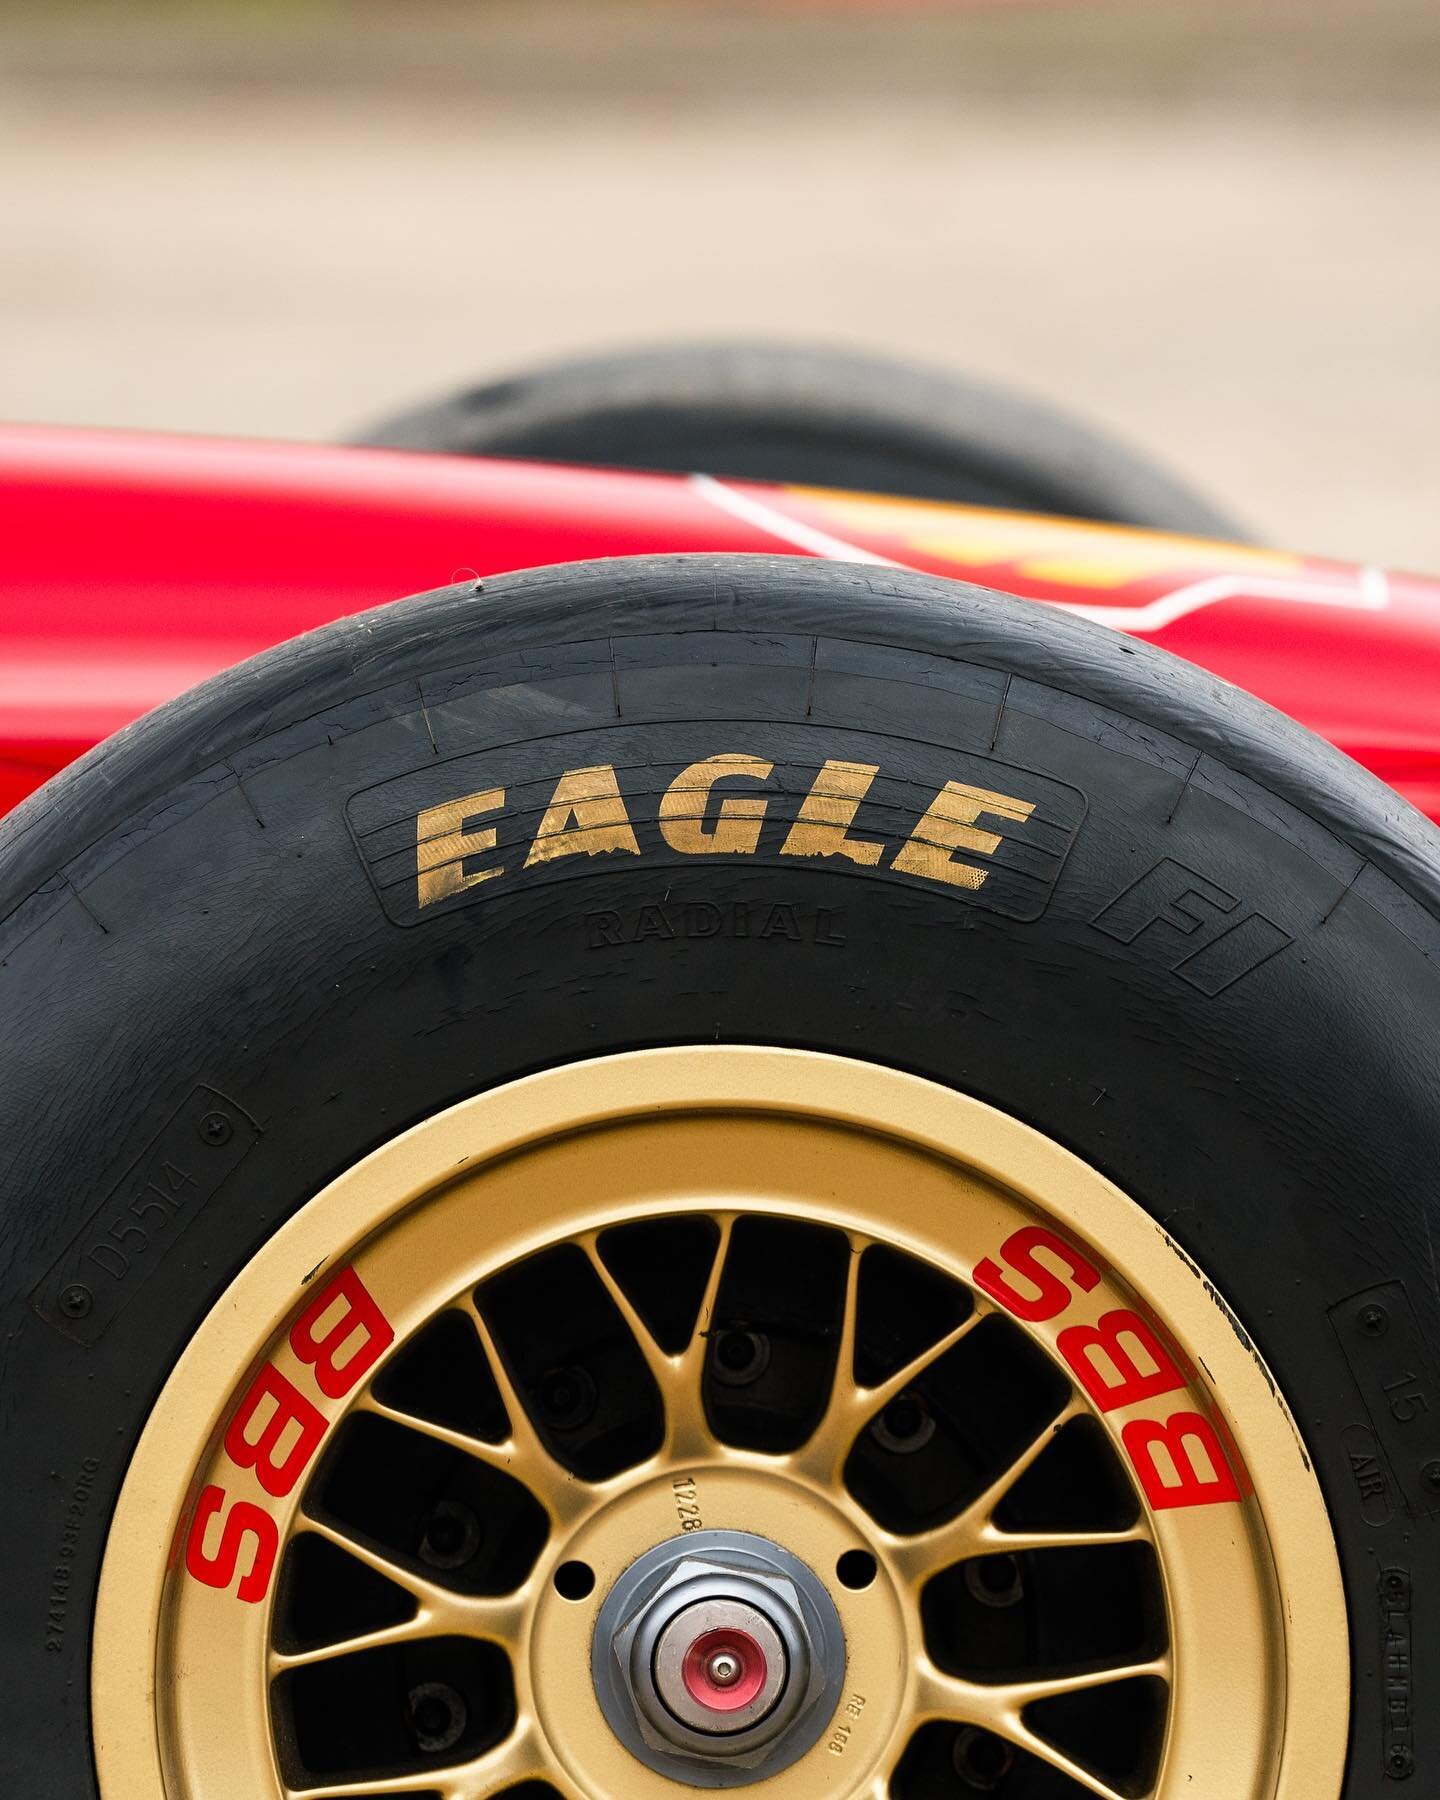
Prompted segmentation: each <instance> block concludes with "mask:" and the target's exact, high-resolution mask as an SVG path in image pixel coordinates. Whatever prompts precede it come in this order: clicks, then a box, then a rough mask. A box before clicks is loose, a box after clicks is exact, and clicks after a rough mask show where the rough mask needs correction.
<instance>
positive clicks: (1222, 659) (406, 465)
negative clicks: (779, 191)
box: [0, 427, 1440, 818]
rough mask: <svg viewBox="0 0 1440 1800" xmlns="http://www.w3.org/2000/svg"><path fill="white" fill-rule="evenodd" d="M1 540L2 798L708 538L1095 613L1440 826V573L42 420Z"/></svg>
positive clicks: (649, 480) (13, 458)
mask: <svg viewBox="0 0 1440 1800" xmlns="http://www.w3.org/2000/svg"><path fill="white" fill-rule="evenodd" d="M0 543H3V547H4V548H3V565H0V813H3V812H4V811H5V810H7V809H8V808H9V807H11V806H13V805H14V804H15V803H16V802H17V801H19V800H20V799H22V798H23V797H24V795H25V794H27V793H28V792H30V790H31V789H32V788H35V787H37V786H39V784H40V783H41V782H42V781H44V780H45V779H46V777H47V776H49V775H51V774H53V773H54V772H55V771H56V770H57V769H60V768H62V767H63V766H64V765H65V764H66V763H67V762H69V761H70V760H71V759H72V758H74V757H75V756H78V755H79V754H80V753H81V752H82V751H84V750H86V749H88V748H89V747H90V746H91V745H92V744H94V743H96V742H98V741H99V740H100V739H101V738H103V737H105V736H107V735H108V734H109V733H110V732H112V731H115V730H117V729H118V728H119V727H120V726H121V725H124V724H126V723H127V722H128V721H129V720H131V719H133V718H135V717H136V716H137V715H138V714H139V713H141V712H144V711H145V710H146V709H147V708H149V707H151V706H154V705H157V704H158V703H159V702H160V701H162V700H166V699H169V698H170V697H171V696H172V695H174V694H177V693H179V692H180V691H181V690H182V689H184V688H186V687H188V686H190V685H192V684H193V683H195V682H197V681H202V680H204V679H205V677H206V676H209V675H213V674H214V673H216V672H217V671H218V670H220V669H223V668H225V667H227V666H228V665H229V664H231V663H235V662H238V661H239V660H240V659H241V658H243V657H246V656H250V655H252V654H253V653H254V652H256V651H258V650H262V649H265V648H266V647H267V646H269V645H271V644H275V643H278V642H280V641H281V640H283V639H285V638H288V637H293V636H294V635H295V634H296V633H297V632H301V631H306V630H309V629H310V628H311V627H313V626H316V625H322V624H324V623H325V622H326V621H327V620H330V619H335V618H338V617H340V616H342V615H344V614H346V613H352V612H357V611H359V610H361V609H363V608H365V607H368V606H373V605H375V604H377V603H379V602H381V601H386V600H391V599H394V598H395V597H396V596H397V595H401V594H407V593H414V592H416V591H418V590H423V589H426V588H431V587H438V586H440V585H442V584H444V583H446V582H449V581H451V580H452V579H456V578H457V577H458V575H459V574H460V573H463V572H466V571H473V572H475V573H478V574H481V575H488V574H495V573H499V572H501V571H503V570H507V569H517V568H524V567H529V566H534V565H537V564H541V563H553V562H563V561H568V560H571V559H575V558H581V557H596V556H620V555H632V554H637V553H641V552H657V551H685V550H711V551H763V552H770V553H775V552H791V553H795V554H800V555H809V556H824V557H836V558H842V559H846V560H860V561H864V562H871V563H881V564H887V565H888V564H896V565H900V566H903V567H906V568H916V569H926V570H930V571H932V572H934V573H937V574H942V575H950V576H956V577H959V578H962V579H965V580H971V581H977V582H980V583H982V584H984V585H986V586H989V587H995V588H1001V589H1004V590H1005V591H1007V592H1009V593H1012V594H1019V595H1023V596H1027V597H1029V598H1033V599H1035V600H1037V601H1041V602H1044V603H1046V604H1048V605H1052V606H1059V607H1063V608H1065V609H1067V610H1069V611H1072V612H1080V613H1083V614H1084V615H1085V616H1087V617H1089V618H1093V619H1097V620H1100V621H1101V622H1103V623H1104V624H1106V625H1109V626H1112V627H1114V628H1115V629H1117V630H1120V631H1124V632H1129V633H1131V634H1133V635H1135V636H1137V637H1144V638H1147V639H1150V640H1151V641H1153V642H1155V643H1158V644H1162V645H1164V646H1165V648H1167V649H1169V650H1173V651H1175V652H1176V653H1178V654H1179V655H1181V656H1183V657H1186V658H1188V659H1189V660H1190V661H1192V662H1195V663H1198V664H1200V665H1202V666H1203V667H1205V668H1207V669H1211V670H1213V671H1214V672H1215V673H1216V674H1219V675H1222V676H1224V677H1225V678H1226V679H1227V680H1229V681H1232V682H1235V683H1236V684H1238V685H1239V686H1241V687H1244V688H1248V689H1250V690H1251V691H1252V692H1253V693H1255V694H1258V695H1259V696H1260V697H1261V698H1262V699H1265V700H1268V701H1270V702H1271V703H1272V704H1273V705H1275V706H1278V707H1280V708H1281V709H1282V710H1284V711H1285V712H1288V713H1290V714H1292V715H1293V716H1294V717H1296V718H1298V719H1300V720H1301V721H1302V722H1303V723H1304V724H1306V725H1308V726H1310V727H1311V729H1312V730H1314V731H1317V732H1319V733H1320V734H1321V735H1322V736H1324V737H1327V738H1329V739H1331V740H1332V741H1333V742H1334V743H1336V744H1338V745H1339V746H1340V747H1341V748H1342V749H1343V750H1346V751H1348V752H1349V754H1350V755H1351V756H1353V757H1355V758H1357V759H1358V760H1359V761H1360V762H1362V763H1364V764H1365V765H1366V766H1367V767H1369V768H1370V769H1372V770H1373V771H1374V772H1375V773H1376V774H1377V775H1379V776H1381V777H1382V778H1383V779H1384V780H1386V781H1388V782H1390V783H1391V784H1392V785H1393V786H1394V787H1395V788H1397V789H1398V790H1399V791H1400V792H1401V793H1402V794H1404V795H1405V796H1406V797H1407V798H1408V799H1409V800H1411V801H1413V802H1414V804H1415V805H1416V806H1418V807H1420V808H1421V810H1422V811H1424V812H1427V813H1429V814H1430V816H1431V817H1432V818H1440V582H1434V581H1425V580H1421V579H1419V578H1417V577H1412V576H1396V575H1391V574H1387V573H1386V572H1384V571H1382V570H1379V569H1373V568H1352V567H1348V566H1346V565H1343V564H1339V563H1333V562H1323V561H1317V560H1314V559H1306V558H1303V557H1299V556H1292V555H1289V554H1286V553H1283V552H1278V551H1270V550H1255V549H1247V548H1244V547H1236V546H1230V545H1224V544H1215V543H1209V542H1200V541H1198V540H1192V539H1185V538H1175V537H1167V536H1163V535H1160V534H1157V533H1151V532H1137V531H1130V530H1118V529H1109V528H1103V527H1098V526H1088V525H1077V524H1072V523H1069V522H1066V521H1061V520H1054V519H1046V518H1036V517H1030V516H1025V515H1017V514H1009V513H1000V512H987V511H982V510H979V509H975V508H967V507H951V506H942V505H937V504H934V503H931V502H919V501H907V500H894V499H886V498H882V497H876V496H868V495H858V494H841V493H831V492H825V491H819V490H807V489H799V488H786V487H766V486H761V485H759V484H755V483H748V482H731V481H725V482H720V481H716V480H713V479H711V478H710V477H708V476H692V477H682V476H665V475H640V474H631V473H621V472H618V471H616V472H611V471H606V470H593V469H585V470H580V469H563V468H549V467H544V466H540V465H535V464H528V463H518V462H508V463H507V462H495V461H490V462H486V461H479V460H468V459H461V458H457V457H441V456H419V455H414V454H410V453H397V452H389V451H379V450H359V449H331V448H321V447H312V446H297V445H278V444H257V443H225V442H212V441H206V440H188V439H179V438H160V437H140V436H126V435H118V434H110V433H88V432H72V431H58V430H49V429H41V428H33V429H32V428H23V427H22V428H15V429H10V430H5V431H0ZM476 604H477V605H483V604H484V600H483V595H482V596H480V597H479V598H478V599H477V602H476Z"/></svg>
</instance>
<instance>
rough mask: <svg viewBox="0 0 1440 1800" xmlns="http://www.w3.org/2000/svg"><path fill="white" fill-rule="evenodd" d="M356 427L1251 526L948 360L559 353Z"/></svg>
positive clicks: (480, 448) (1231, 536)
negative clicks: (955, 369) (946, 365)
mask: <svg viewBox="0 0 1440 1800" xmlns="http://www.w3.org/2000/svg"><path fill="white" fill-rule="evenodd" d="M357 441H358V442H360V443H365V444H374V445H385V446H389V447H391V448H396V449H404V450H432V451H449V452H452V453H454V454H458V455H463V456H515V457H533V458H536V459H539V460H541V461H544V462H559V463H586V464H589V463H598V464H605V465H609V466H611V467H618V468H629V469H663V470H675V471H677V472H680V473H688V472H690V471H692V470H702V471H704V472H705V473H707V474H711V475H727V476H735V477H744V478H748V479H750V480H752V481H779V482H795V483H800V484H803V485H806V486H810V487H835V488H854V489H857V490H860V491H863V492H867V493H879V494H903V495H907V496H909V497H911V498H914V499H922V500H950V501H958V502H963V503H964V504H966V505H970V506H989V507H1000V508H1005V509H1008V510H1011V511H1018V512H1035V513H1050V514H1057V515H1060V516H1061V517H1065V518H1077V519H1095V520H1099V521H1102V522H1106V523H1113V524H1121V525H1138V526H1143V527H1147V528H1149V529H1151V530H1155V531H1177V532H1185V533H1188V534H1189V535H1191V536H1193V537H1211V538H1225V539H1228V540H1230V541H1232V542H1241V541H1244V540H1245V539H1246V538H1247V537H1248V535H1249V534H1248V533H1247V531H1246V529H1245V527H1244V526H1243V525H1241V524H1239V523H1238V522H1237V521H1236V520H1235V519H1234V518H1232V517H1231V516H1230V515H1229V513H1228V512H1226V511H1224V510H1223V509H1221V508H1218V507H1216V506H1214V505H1212V504H1211V503H1210V502H1209V501H1208V500H1206V499H1204V498H1203V497H1202V496H1201V495H1199V494H1197V493H1196V492H1195V491H1194V490H1193V489H1192V488H1190V487H1189V486H1188V485H1187V484H1186V483H1184V482H1182V481H1180V480H1179V479H1177V478H1176V477H1175V476H1173V475H1171V474H1170V473H1169V472H1168V471H1166V470H1165V469H1163V468H1161V467H1160V466H1159V465H1158V464H1157V463H1155V462H1154V461H1153V460H1152V459H1150V458H1149V457H1145V456H1140V455H1137V454H1136V453H1135V452H1134V451H1132V450H1129V449H1127V448H1126V447H1125V446H1124V445H1122V444H1119V443H1117V442H1116V441H1115V440H1114V439H1113V438H1111V437H1109V436H1107V435H1105V434H1104V433H1101V432H1098V431H1095V430H1094V429H1093V428H1091V427H1090V426H1088V425H1084V424H1082V423H1080V421H1078V420H1077V419H1074V418H1072V417H1071V416H1070V415H1069V414H1068V413H1065V412H1062V411H1061V410H1059V409H1058V408H1056V407H1052V406H1047V405H1042V404H1041V403H1039V402H1037V401H1034V400H1030V399H1027V398H1024V397H1023V396H1021V395H1018V394H1014V393H1011V392H1009V391H1008V390H1007V389H1005V388H1002V387H998V386H994V385H992V384H990V383H988V382H982V381H976V380H974V379H972V378H971V377H969V376H963V375H956V374H953V373H951V372H950V371H949V370H946V369H934V368H924V367H917V366H915V365H914V364H911V363H906V362H899V361H895V360H892V359H890V358H886V357H878V356H865V355H860V354H857V353H855V352H853V351H844V350H835V349H813V348H801V347H800V346H798V345H786V344H743V343H741V344H725V343H721V344H688V345H677V346H674V347H670V348H665V349H659V350H634V351H629V352H626V353H622V354H612V355H609V356H600V357H586V358H581V359H577V360H574V361H569V362H561V363H556V364H553V365H551V366H549V367H547V368H541V369H537V370H535V371H533V372H530V373H528V374H523V375H518V376H514V377H511V378H509V379H506V380H502V381H497V382H493V383H489V384H487V385H485V386H483V387H477V388H469V389H467V390H465V391H464V392H462V393H458V394H455V395H453V396H451V397H449V398H446V399H444V400H439V401H434V402H431V403H429V404H427V405H424V406H419V407H416V408H414V409H413V410H410V411H407V412H402V413H397V414H396V415H395V416H393V417H392V418H388V419H385V420H383V421H382V422H381V423H379V424H377V425H375V426H373V427H372V428H371V429H370V430H368V431H366V432H365V433H364V434H363V436H362V437H360V438H359V439H358V440H357Z"/></svg>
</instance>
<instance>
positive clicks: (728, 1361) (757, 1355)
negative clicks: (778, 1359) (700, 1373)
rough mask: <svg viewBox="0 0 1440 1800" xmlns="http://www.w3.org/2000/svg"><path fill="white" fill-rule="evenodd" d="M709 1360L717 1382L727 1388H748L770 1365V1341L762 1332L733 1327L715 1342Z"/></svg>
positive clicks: (721, 1334) (723, 1332)
mask: <svg viewBox="0 0 1440 1800" xmlns="http://www.w3.org/2000/svg"><path fill="white" fill-rule="evenodd" d="M711 1361H712V1365H713V1367H714V1371H715V1379H716V1380H717V1381H722V1382H724V1384H725V1386H726V1387H749V1386H750V1384H751V1383H752V1382H755V1381H758V1380H759V1379H760V1377H761V1376H762V1375H763V1374H764V1373H765V1371H766V1369H768V1368H769V1366H770V1340H769V1338H768V1337H766V1336H765V1334H764V1333H763V1332H760V1331H749V1330H747V1329H746V1328H745V1327H744V1326H732V1327H731V1328H730V1329H729V1330H728V1331H722V1332H721V1333H720V1335H719V1336H718V1337H717V1338H716V1339H715V1342H714V1347H713V1349H712V1351H711Z"/></svg>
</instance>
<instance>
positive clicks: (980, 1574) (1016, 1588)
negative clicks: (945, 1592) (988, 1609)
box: [965, 1552, 1025, 1608]
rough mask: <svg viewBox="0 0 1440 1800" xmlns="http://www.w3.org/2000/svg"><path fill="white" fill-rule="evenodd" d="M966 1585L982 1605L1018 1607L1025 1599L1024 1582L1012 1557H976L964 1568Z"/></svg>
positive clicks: (1018, 1566)
mask: <svg viewBox="0 0 1440 1800" xmlns="http://www.w3.org/2000/svg"><path fill="white" fill-rule="evenodd" d="M965 1585H966V1587H967V1588H969V1590H970V1592H971V1594H972V1595H973V1596H974V1597H975V1599H977V1600H978V1601H979V1602H980V1604H981V1605H982V1606H993V1607H996V1608H1001V1607H1008V1606H1018V1605H1019V1604H1020V1602H1021V1601H1022V1600H1023V1599H1024V1598H1025V1579H1024V1576H1023V1575H1022V1574H1021V1572H1020V1564H1019V1562H1018V1561H1017V1560H1016V1558H1015V1557H1013V1556H1010V1555H1008V1554H1006V1553H1004V1552H1002V1553H1001V1554H1000V1555H999V1556H977V1557H976V1558H975V1559H974V1560H973V1561H972V1562H967V1563H966V1565H965Z"/></svg>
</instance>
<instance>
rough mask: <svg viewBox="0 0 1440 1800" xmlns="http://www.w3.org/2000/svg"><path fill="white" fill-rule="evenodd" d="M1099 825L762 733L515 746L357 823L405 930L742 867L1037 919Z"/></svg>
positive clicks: (1032, 783)
mask: <svg viewBox="0 0 1440 1800" xmlns="http://www.w3.org/2000/svg"><path fill="white" fill-rule="evenodd" d="M717 739H718V740H719V741H718V742H717ZM677 745H678V746H679V749H678V751H677ZM817 751H818V752H819V754H817ZM1084 814H1085V799H1084V796H1083V795H1082V794H1080V793H1079V792H1078V791H1077V790H1076V789H1074V788H1071V787H1067V786H1066V785H1065V784H1063V783H1062V782H1057V781H1052V780H1050V779H1049V778H1047V777H1045V776H1041V775H1035V774H1032V773H1030V772H1029V771H1028V770H1024V769H1017V768H1014V767H1011V766H1010V765H1007V764H1004V763H998V762H995V761H993V760H992V759H990V758H988V757H982V756H978V755H970V754H966V753H965V752H962V751H953V750H947V749H944V748H942V747H940V746H931V745H923V744H915V743H913V742H909V741H905V740H899V739H896V740H891V739H880V740H877V739H876V738H875V737H874V736H873V735H872V734H868V733H867V734H864V735H863V736H862V735H861V734H859V733H855V734H849V733H845V732H833V731H830V732H826V733H824V734H823V736H822V734H821V733H819V732H817V731H815V730H813V729H806V728H800V727H781V726H773V725H754V724H735V725H730V726H727V725H714V724H711V725H707V726H704V727H700V726H695V727H684V728H676V727H675V726H673V725H672V726H668V727H664V728H656V727H653V726H644V725H639V726H616V727H614V728H612V729H608V730H602V731H591V732H583V733H575V734H573V735H572V736H569V737H560V738H551V739H548V740H546V741H545V742H543V743H538V744H526V745H506V746H503V747H500V748H497V749H495V750H493V751H483V752H478V753H475V754H473V755H470V756H464V757H458V758H455V759H453V760H451V761H448V762H442V763H434V764H432V765H430V766H429V767H427V768H424V769H419V770H416V771H414V772H413V773H411V774H408V775H403V776H400V777H399V778H398V779H397V780H394V781H390V782H387V783H385V784H383V785H382V786H379V787H375V788H370V789H367V790H366V791H365V792H363V793H360V794H357V795H355V796H354V797H353V798H352V799H351V801H350V803H349V806H348V809H347V816H348V820H349V824H350V829H351V831H352V833H353V834H354V837H355V840H356V843H357V845H358V847H359V849H360V852H361V855H362V857H363V859H364V862H365V865H366V868H367V869H368V871H369V873H370V877H371V879H372V881H373V882H374V884H375V888H376V891H377V892H378V894H379V896H380V899H381V902H382V904H383V905H384V907H385V910H386V911H387V912H388V913H389V915H390V917H391V918H392V919H394V920H395V921H396V923H397V924H402V925H412V924H415V923H417V922H418V921H420V920H421V919H425V918H429V917H433V916H435V915H437V914H438V913H440V912H443V911H446V910H450V909H452V908H455V907H457V906H465V905H473V904H477V903H478V904H484V902H485V901H487V900H488V899H490V897H491V896H493V895H497V894H501V893H512V892H516V891H518V890H519V889H520V888H522V887H526V886H533V885H540V884H543V883H546V882H550V881H554V880H557V879H562V878H569V877H571V876H573V875H575V874H577V873H579V872H582V871H591V870H593V871H597V872H598V871H600V870H607V869H623V868H627V867H632V866H635V865H636V864H637V863H640V864H644V865H647V866H649V867H651V868H652V870H653V869H655V868H656V866H659V867H663V866H665V865H669V866H671V867H676V866H680V865H686V866H689V867H692V868H694V867H703V866H705V865H706V864H707V863H708V864H710V865H711V866H713V865H715V864H716V863H718V862H727V861H728V862H745V863H747V864H750V865H752V866H753V865H756V864H764V865H766V866H769V867H771V868H775V869H781V868H791V869H794V868H796V867H803V866H806V865H808V866H811V867H824V868H826V869H831V870H836V871H838V872H841V873H845V874H851V875H865V876H868V877H870V878H872V879H874V878H880V879H885V880H893V881H897V882H901V883H904V884H907V885H910V886H919V887H922V888H928V889H930V890H931V891H933V892H937V893H944V894H947V895H950V896H952V897H954V898H956V899H959V900H962V901H965V902H967V903H969V904H971V905H975V906H979V907H982V908H984V909H986V910H988V911H992V912H997V913H1003V914H1005V915H1006V916H1007V917H1009V918H1014V919H1025V920H1028V919H1035V918H1038V917H1039V916H1040V914H1041V913H1042V912H1043V911H1044V909H1045V906H1046V904H1047V902H1048V900H1049V897H1050V894H1051V891H1052V889H1053V888H1054V886H1055V882H1056V880H1057V879H1058V877H1059V874H1060V870H1061V867H1062V866H1063V863H1064V860H1065V856H1066V854H1067V852H1068V850H1069V848H1070V845H1071V843H1072V841H1073V840H1074V836H1075V833H1076V831H1077V830H1078V829H1079V826H1080V822H1081V820H1082V819H1083V817H1084Z"/></svg>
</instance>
